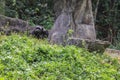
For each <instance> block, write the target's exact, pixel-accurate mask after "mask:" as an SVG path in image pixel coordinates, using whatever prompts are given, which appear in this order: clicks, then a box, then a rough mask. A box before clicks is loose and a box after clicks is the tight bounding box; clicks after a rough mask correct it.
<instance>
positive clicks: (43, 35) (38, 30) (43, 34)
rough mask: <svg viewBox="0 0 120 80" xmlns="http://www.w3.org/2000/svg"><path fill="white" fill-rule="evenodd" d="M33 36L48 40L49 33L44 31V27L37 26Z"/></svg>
mask: <svg viewBox="0 0 120 80" xmlns="http://www.w3.org/2000/svg"><path fill="white" fill-rule="evenodd" d="M31 34H32V35H33V36H34V37H36V38H38V39H43V38H47V37H48V34H49V33H48V30H46V29H44V28H43V27H41V26H36V27H35V28H34V29H33V31H32V32H31Z"/></svg>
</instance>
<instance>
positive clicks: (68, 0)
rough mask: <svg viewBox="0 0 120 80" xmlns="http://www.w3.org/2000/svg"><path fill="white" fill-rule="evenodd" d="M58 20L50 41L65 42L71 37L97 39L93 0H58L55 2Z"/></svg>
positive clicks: (54, 42) (51, 32)
mask: <svg viewBox="0 0 120 80" xmlns="http://www.w3.org/2000/svg"><path fill="white" fill-rule="evenodd" d="M54 3H55V5H54V10H55V15H56V21H55V23H54V26H53V28H52V29H51V31H50V35H49V41H50V43H53V44H65V43H66V42H67V40H68V39H69V38H71V37H75V38H81V39H90V40H95V39H96V33H95V28H94V19H93V13H92V5H91V0H57V1H55V2H54Z"/></svg>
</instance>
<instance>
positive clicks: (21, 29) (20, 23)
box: [0, 15, 48, 39]
mask: <svg viewBox="0 0 120 80" xmlns="http://www.w3.org/2000/svg"><path fill="white" fill-rule="evenodd" d="M0 33H1V34H6V35H10V34H11V33H27V34H28V35H33V36H34V37H36V38H39V39H40V38H41V39H43V38H47V37H48V30H46V29H44V27H42V26H39V25H38V26H30V25H29V24H28V22H27V21H24V20H21V19H16V18H10V17H6V16H3V15H0Z"/></svg>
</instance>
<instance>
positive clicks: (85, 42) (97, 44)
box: [66, 38, 110, 52]
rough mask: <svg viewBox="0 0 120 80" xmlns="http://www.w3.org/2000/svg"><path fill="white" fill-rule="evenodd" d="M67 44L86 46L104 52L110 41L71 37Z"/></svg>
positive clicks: (90, 49) (91, 49)
mask: <svg viewBox="0 0 120 80" xmlns="http://www.w3.org/2000/svg"><path fill="white" fill-rule="evenodd" d="M66 45H75V46H78V47H82V48H86V49H88V50H89V51H97V52H104V51H105V49H106V48H107V47H108V46H109V45H110V42H108V41H101V40H90V39H81V38H69V39H68V40H67V43H66Z"/></svg>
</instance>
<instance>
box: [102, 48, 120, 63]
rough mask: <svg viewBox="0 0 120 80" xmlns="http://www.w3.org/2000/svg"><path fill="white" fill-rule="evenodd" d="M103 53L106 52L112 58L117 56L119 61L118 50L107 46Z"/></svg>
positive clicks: (119, 52)
mask: <svg viewBox="0 0 120 80" xmlns="http://www.w3.org/2000/svg"><path fill="white" fill-rule="evenodd" d="M104 54H106V55H108V56H110V57H112V58H117V59H118V60H119V61H120V50H116V49H110V48H107V49H106V50H105V52H104Z"/></svg>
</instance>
